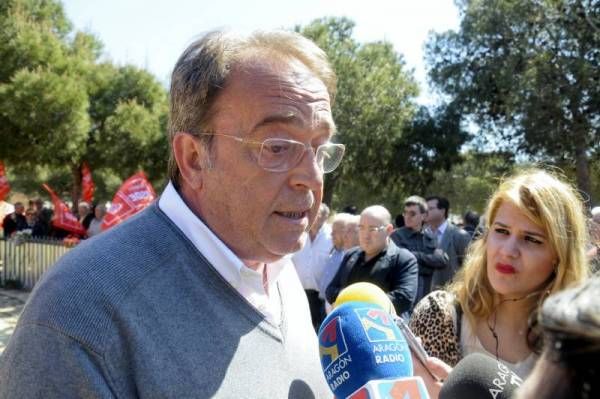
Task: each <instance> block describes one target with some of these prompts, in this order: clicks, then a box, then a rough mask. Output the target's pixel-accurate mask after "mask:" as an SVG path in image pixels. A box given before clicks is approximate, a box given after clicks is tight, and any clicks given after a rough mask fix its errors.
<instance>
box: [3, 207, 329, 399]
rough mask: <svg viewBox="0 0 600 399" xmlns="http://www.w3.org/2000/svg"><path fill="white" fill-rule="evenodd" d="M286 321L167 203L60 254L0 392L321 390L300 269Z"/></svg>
mask: <svg viewBox="0 0 600 399" xmlns="http://www.w3.org/2000/svg"><path fill="white" fill-rule="evenodd" d="M277 287H278V290H279V292H280V294H281V301H282V322H281V325H280V326H275V325H272V324H270V323H269V322H268V321H267V320H265V319H264V316H262V314H261V313H260V312H258V311H257V310H256V309H255V308H253V307H252V306H251V305H250V304H249V303H248V302H247V301H246V300H245V299H244V298H243V297H242V296H240V295H239V294H238V293H237V291H235V290H234V289H233V288H232V287H231V286H230V285H229V284H228V283H227V282H226V281H225V280H223V279H222V278H221V276H220V275H219V274H218V273H217V272H216V271H215V270H214V269H213V267H212V266H211V265H210V264H209V263H208V262H207V261H206V260H205V259H204V257H203V256H202V254H201V253H199V252H198V251H197V250H196V248H195V247H194V246H193V245H192V243H190V242H189V241H188V240H187V239H186V237H185V236H184V235H183V233H181V231H180V230H179V229H178V228H177V227H176V226H175V225H173V224H172V223H171V221H170V219H168V218H167V217H166V216H165V215H164V214H163V213H162V212H161V211H160V209H159V208H158V207H157V206H156V204H155V205H152V206H150V207H149V208H148V209H146V210H145V211H143V212H142V213H141V214H139V215H137V216H135V217H133V218H131V219H130V220H129V221H127V222H125V223H123V224H122V225H120V226H118V227H116V228H113V229H112V230H111V231H109V232H107V233H104V234H101V235H99V236H98V237H95V238H93V239H90V240H88V241H87V242H85V243H83V244H81V245H80V246H78V247H77V248H75V249H74V250H72V251H70V252H69V253H68V254H67V255H65V256H64V257H63V258H62V259H61V260H60V261H59V262H58V263H57V264H56V266H54V267H53V268H52V269H51V270H50V271H49V272H48V273H47V274H46V275H45V277H44V278H43V279H42V281H41V282H40V283H39V284H38V285H37V287H36V288H35V290H34V292H33V293H32V295H31V297H30V299H29V301H28V303H27V305H26V307H25V309H24V311H23V314H22V315H21V318H20V320H19V324H18V326H17V328H16V330H15V332H14V334H13V336H12V337H11V340H10V342H9V344H8V347H7V348H6V350H5V352H4V354H3V355H2V357H0V398H115V397H116V398H133V397H140V398H209V397H218V398H302V399H305V398H323V397H331V394H330V393H329V390H328V388H327V385H326V383H325V379H324V377H323V374H322V372H321V369H320V364H319V358H318V343H317V339H316V336H315V334H314V331H313V330H312V327H311V325H310V319H309V317H308V306H307V305H306V304H305V303H304V302H300V303H301V305H304V306H296V307H294V306H293V305H292V304H293V303H297V301H292V300H290V298H292V296H294V295H301V294H303V292H302V287H301V286H300V283H299V281H298V279H297V277H296V276H295V273H294V270H293V268H290V267H287V268H284V271H283V272H282V274H281V276H280V279H279V280H278V283H277Z"/></svg>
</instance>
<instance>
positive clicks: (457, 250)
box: [431, 222, 471, 290]
mask: <svg viewBox="0 0 600 399" xmlns="http://www.w3.org/2000/svg"><path fill="white" fill-rule="evenodd" d="M470 242H471V236H470V235H469V233H467V232H466V231H464V230H463V229H461V228H460V227H456V226H454V225H452V224H450V222H448V227H446V230H445V231H444V235H442V239H441V240H440V242H439V243H438V248H440V249H441V250H442V251H444V252H445V253H446V254H448V258H449V267H446V268H443V269H435V270H434V271H433V277H432V279H431V290H436V289H440V288H442V287H443V286H444V285H446V283H448V282H449V281H450V280H452V278H453V277H454V275H455V274H456V271H457V270H458V269H460V267H461V266H462V263H463V259H464V257H465V253H466V252H467V247H468V246H469V243H470Z"/></svg>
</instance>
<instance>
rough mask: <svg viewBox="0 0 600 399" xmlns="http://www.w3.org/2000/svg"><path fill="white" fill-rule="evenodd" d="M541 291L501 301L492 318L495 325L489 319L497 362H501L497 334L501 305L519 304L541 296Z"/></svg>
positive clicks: (488, 324) (488, 323) (488, 325)
mask: <svg viewBox="0 0 600 399" xmlns="http://www.w3.org/2000/svg"><path fill="white" fill-rule="evenodd" d="M539 293H540V291H535V292H532V293H530V294H528V295H525V296H522V297H520V298H509V299H503V300H501V301H500V302H499V303H498V305H496V306H495V307H494V311H493V312H492V316H493V318H494V321H493V323H490V318H488V319H487V327H488V329H489V330H490V332H491V333H492V337H494V341H495V342H496V351H495V355H496V360H498V361H500V358H499V356H498V349H499V347H500V339H499V338H498V333H497V332H496V323H497V321H498V308H499V307H500V305H502V304H503V303H505V302H517V301H521V300H523V299H527V298H530V297H532V296H534V295H537V294H539Z"/></svg>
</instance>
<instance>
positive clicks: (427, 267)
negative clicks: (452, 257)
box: [390, 227, 448, 276]
mask: <svg viewBox="0 0 600 399" xmlns="http://www.w3.org/2000/svg"><path fill="white" fill-rule="evenodd" d="M390 238H391V239H392V241H393V242H394V244H396V245H397V246H398V247H400V248H406V249H408V250H409V251H410V252H411V253H412V254H413V255H414V256H415V257H416V258H417V262H418V263H419V274H421V275H426V276H429V275H431V274H433V269H442V268H444V267H448V255H446V254H445V253H444V254H434V252H435V249H436V246H437V243H436V240H435V236H434V235H433V234H431V233H430V232H427V231H425V230H421V231H414V230H413V229H410V228H408V227H401V228H399V229H396V230H395V231H394V232H393V233H392V234H391V235H390Z"/></svg>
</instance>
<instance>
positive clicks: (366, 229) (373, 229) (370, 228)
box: [358, 225, 385, 233]
mask: <svg viewBox="0 0 600 399" xmlns="http://www.w3.org/2000/svg"><path fill="white" fill-rule="evenodd" d="M384 229H385V226H363V225H359V226H358V230H359V231H362V232H363V233H365V232H369V233H375V232H376V231H381V230H384Z"/></svg>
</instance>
